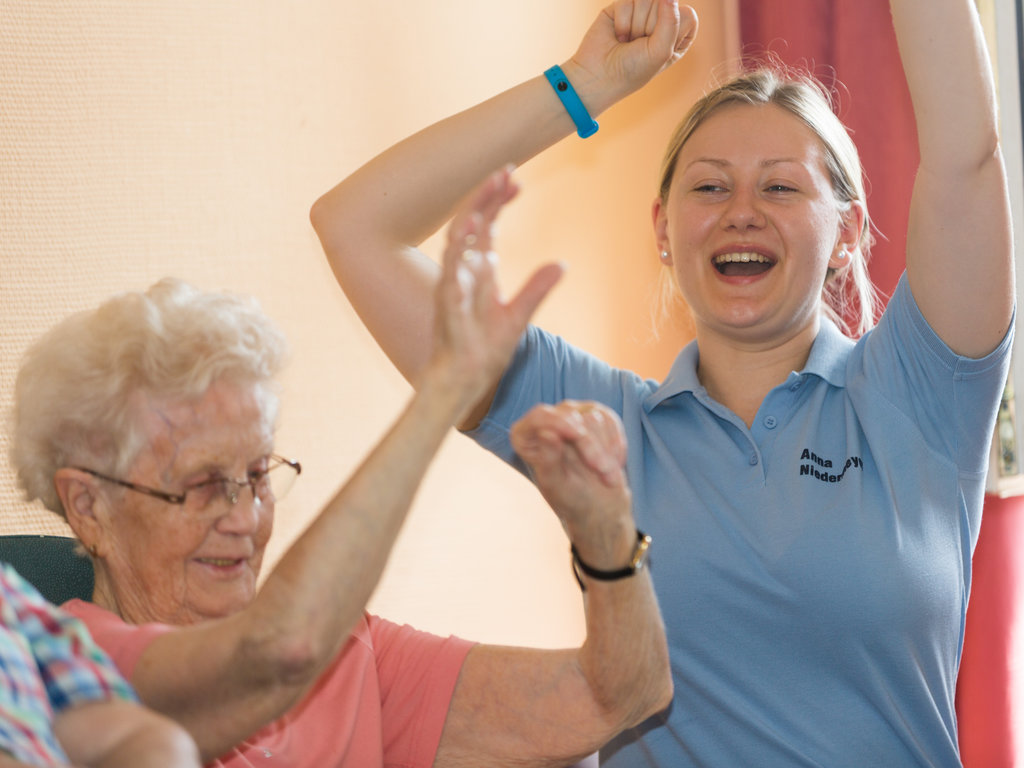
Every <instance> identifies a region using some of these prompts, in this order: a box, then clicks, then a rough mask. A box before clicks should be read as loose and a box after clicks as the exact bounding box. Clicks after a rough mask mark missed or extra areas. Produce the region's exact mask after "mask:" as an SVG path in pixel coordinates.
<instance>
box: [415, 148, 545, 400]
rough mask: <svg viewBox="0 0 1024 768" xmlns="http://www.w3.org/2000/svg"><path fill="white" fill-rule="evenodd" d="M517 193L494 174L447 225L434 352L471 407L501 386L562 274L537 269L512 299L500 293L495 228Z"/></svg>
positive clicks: (503, 173)
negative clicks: (535, 316) (520, 342)
mask: <svg viewBox="0 0 1024 768" xmlns="http://www.w3.org/2000/svg"><path fill="white" fill-rule="evenodd" d="M518 191H519V189H518V187H517V186H516V184H515V182H514V181H513V180H512V172H511V169H509V168H505V169H502V170H500V171H497V172H495V173H493V174H492V175H491V176H490V177H488V179H487V180H486V181H485V182H484V183H483V184H482V185H481V186H480V187H479V188H477V190H476V191H474V192H473V194H472V195H471V196H470V198H469V200H468V202H467V203H466V204H465V205H464V206H463V208H462V209H461V210H460V211H459V212H458V213H457V214H456V215H455V217H454V218H453V219H452V223H451V225H450V226H449V229H448V244H447V246H446V248H445V252H444V258H443V260H442V266H441V279H440V282H439V283H438V286H437V290H436V293H435V312H434V326H435V327H434V353H433V358H432V364H431V366H429V368H430V369H433V370H435V371H436V370H438V368H439V367H440V368H443V369H444V370H445V371H446V372H447V374H448V375H447V378H448V379H449V380H451V381H452V384H453V385H454V386H458V387H461V388H463V389H464V392H465V396H466V405H467V407H468V406H472V405H473V404H475V403H476V402H477V400H479V399H480V398H481V397H482V396H483V395H484V394H485V393H486V392H487V390H488V389H490V388H491V387H492V386H493V385H494V384H495V383H496V382H497V380H498V377H499V376H500V375H501V373H502V371H504V369H505V367H506V366H507V365H508V361H509V358H510V357H511V356H512V352H513V350H514V349H515V346H516V343H517V342H518V340H519V337H520V335H521V334H522V333H523V331H524V330H525V329H526V324H527V323H528V322H529V319H530V317H531V316H532V315H533V312H534V310H536V308H537V306H538V305H539V304H540V302H541V301H542V300H543V299H544V297H545V296H546V295H547V294H548V291H550V290H551V288H552V287H554V285H555V283H557V282H558V280H559V278H560V277H561V276H562V271H563V269H562V267H561V265H558V264H548V265H545V266H543V267H541V268H539V269H538V270H537V271H536V272H534V274H533V275H532V276H531V277H530V279H529V280H527V282H526V284H525V285H524V286H523V287H522V289H520V291H519V293H517V294H516V295H515V296H514V297H513V298H512V299H510V300H509V301H505V300H504V299H503V298H502V296H501V293H500V291H499V288H498V283H497V275H496V266H497V256H496V254H495V253H494V251H493V242H492V235H493V228H494V222H495V219H496V218H497V216H498V213H499V212H500V211H501V209H502V208H503V207H504V206H505V204H506V203H508V202H509V201H510V200H512V198H514V197H515V196H516V194H517V193H518Z"/></svg>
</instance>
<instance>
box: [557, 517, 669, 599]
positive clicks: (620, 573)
mask: <svg viewBox="0 0 1024 768" xmlns="http://www.w3.org/2000/svg"><path fill="white" fill-rule="evenodd" d="M650 548H651V537H650V536H648V535H647V534H646V533H644V532H643V531H641V530H640V529H639V528H638V529H637V531H636V547H634V548H633V554H632V556H631V557H630V558H629V564H628V565H626V566H625V567H623V568H617V569H615V570H613V571H602V570H600V569H599V568H594V567H593V566H590V565H587V564H586V563H585V562H583V560H582V559H580V553H579V552H577V551H576V545H575V544H574V545H572V547H571V548H570V551H571V552H572V572H573V575H574V576H575V577H576V581H577V582H579V585H580V589H582V590H583V591H586V589H587V587H586V585H585V584H584V583H583V577H582V576H581V574H586V575H587V576H589V577H590V578H592V579H597V580H598V581H618V580H619V579H625V578H628V577H630V576H632V575H633V574H634V573H636V572H637V571H639V570H640V569H641V568H643V566H644V561H645V560H647V552H648V550H649V549H650Z"/></svg>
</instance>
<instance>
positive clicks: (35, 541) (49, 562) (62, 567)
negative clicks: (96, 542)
mask: <svg viewBox="0 0 1024 768" xmlns="http://www.w3.org/2000/svg"><path fill="white" fill-rule="evenodd" d="M77 541H78V540H77V539H73V538H69V537H67V536H39V535H34V534H26V535H13V536H0V560H3V561H4V562H6V563H9V564H10V565H12V566H13V567H14V570H16V571H17V572H18V573H19V574H21V577H22V578H23V579H25V581H27V582H29V583H30V584H31V585H32V586H34V587H35V588H36V589H38V590H39V592H40V593H41V594H42V596H43V597H45V598H46V599H47V600H49V601H50V602H51V603H55V604H56V605H60V604H61V603H63V602H66V601H68V600H70V599H72V598H74V597H78V598H81V599H82V600H91V599H92V589H93V584H94V577H93V572H92V561H91V560H89V558H88V557H85V556H84V555H79V554H78V553H77V552H75V544H76V543H77Z"/></svg>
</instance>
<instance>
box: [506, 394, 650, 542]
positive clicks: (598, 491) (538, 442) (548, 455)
mask: <svg viewBox="0 0 1024 768" xmlns="http://www.w3.org/2000/svg"><path fill="white" fill-rule="evenodd" d="M510 437H511V442H512V447H513V448H514V449H515V451H516V453H518V454H519V456H520V457H521V458H522V459H523V461H525V462H526V463H527V464H528V465H529V467H530V469H531V471H532V473H533V478H534V481H535V482H536V483H537V487H538V488H539V489H540V492H541V493H542V494H543V495H544V498H545V499H546V500H547V501H548V503H549V504H550V505H551V507H552V508H553V509H554V510H555V512H556V514H557V515H558V517H559V518H560V519H561V521H562V524H563V525H564V526H565V528H566V531H567V532H568V534H569V537H570V539H571V540H572V541H573V543H575V544H576V545H577V547H579V548H580V549H581V550H583V549H586V550H589V551H600V549H601V548H602V546H603V545H604V544H605V543H606V542H607V541H608V540H609V539H610V538H612V537H613V536H614V535H615V534H617V533H619V532H621V531H622V529H623V527H624V526H625V527H626V528H628V529H629V531H630V532H632V528H633V523H632V509H631V504H630V492H629V487H628V485H627V483H626V474H625V471H624V467H625V463H626V438H625V434H624V432H623V429H622V422H621V421H620V420H619V417H618V415H617V414H616V413H615V412H614V411H612V410H611V409H609V408H608V407H607V406H604V405H602V404H600V403H593V402H577V401H574V400H565V401H563V402H561V403H559V404H557V405H537V406H534V407H533V408H532V409H530V411H529V412H528V413H527V414H526V415H525V416H523V418H522V419H520V420H519V421H518V422H516V423H515V424H514V425H513V426H512V430H511V433H510ZM627 541H628V540H627Z"/></svg>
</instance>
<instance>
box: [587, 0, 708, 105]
mask: <svg viewBox="0 0 1024 768" xmlns="http://www.w3.org/2000/svg"><path fill="white" fill-rule="evenodd" d="M696 36H697V14H696V12H695V11H694V10H693V8H691V7H690V6H688V5H680V4H679V2H678V0H617V2H614V3H612V4H611V5H609V6H607V7H606V8H605V9H604V10H602V11H601V13H600V15H599V16H598V17H597V19H596V20H595V21H594V23H593V24H592V25H591V26H590V29H588V30H587V33H586V35H584V37H583V41H582V42H581V43H580V46H579V48H578V49H577V50H576V53H574V54H573V56H572V60H571V63H572V64H573V65H575V66H576V67H578V70H577V71H575V72H573V73H572V74H571V75H570V79H571V80H572V81H573V82H574V84H576V87H577V89H584V90H586V91H587V92H588V93H589V92H592V89H590V88H588V87H587V85H586V84H585V83H584V82H583V80H584V79H585V78H589V79H593V80H595V81H597V82H600V83H602V84H603V85H604V87H603V88H601V89H598V90H599V91H601V92H603V93H604V94H606V96H607V99H608V101H607V103H595V104H593V105H592V106H593V107H595V108H596V109H597V111H602V110H603V109H605V108H606V107H607V106H610V104H612V103H614V102H615V101H617V100H618V99H620V98H622V97H623V96H625V95H626V94H628V93H631V92H632V91H635V90H636V89H637V88H640V87H641V86H643V85H644V84H645V83H646V82H647V81H648V80H650V79H651V78H652V77H654V76H655V75H656V74H658V73H659V72H661V71H662V70H663V69H664V68H665V67H667V66H669V65H670V64H672V63H673V62H674V61H677V60H678V59H679V58H681V57H682V56H683V55H684V54H685V53H686V51H687V50H689V48H690V45H691V44H692V43H693V41H694V39H695V38H696ZM595 97H596V92H595Z"/></svg>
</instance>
